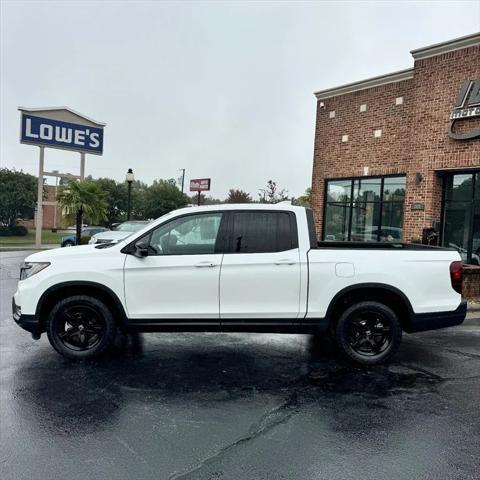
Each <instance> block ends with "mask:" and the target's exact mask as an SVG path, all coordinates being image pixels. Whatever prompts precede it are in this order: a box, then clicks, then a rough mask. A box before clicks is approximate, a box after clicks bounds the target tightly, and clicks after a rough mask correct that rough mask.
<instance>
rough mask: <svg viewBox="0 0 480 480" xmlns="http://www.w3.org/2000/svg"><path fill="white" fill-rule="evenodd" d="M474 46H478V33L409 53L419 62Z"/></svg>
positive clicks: (479, 40) (479, 38) (479, 37)
mask: <svg viewBox="0 0 480 480" xmlns="http://www.w3.org/2000/svg"><path fill="white" fill-rule="evenodd" d="M475 45H480V32H477V33H473V34H471V35H466V36H465V37H459V38H455V39H453V40H449V41H448V42H442V43H435V44H434V45H429V46H428V47H422V48H417V49H415V50H412V51H411V52H410V53H411V54H412V57H413V58H414V59H415V60H421V59H423V58H429V57H435V56H437V55H443V54H444V53H449V52H454V51H455V50H462V49H464V48H469V47H474V46H475Z"/></svg>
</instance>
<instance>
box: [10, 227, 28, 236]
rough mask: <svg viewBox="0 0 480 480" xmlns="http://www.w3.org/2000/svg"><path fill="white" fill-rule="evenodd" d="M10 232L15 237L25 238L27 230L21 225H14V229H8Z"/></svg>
mask: <svg viewBox="0 0 480 480" xmlns="http://www.w3.org/2000/svg"><path fill="white" fill-rule="evenodd" d="M10 231H11V232H12V233H11V235H15V236H18V237H25V236H26V235H28V228H26V227H24V226H23V225H15V226H14V227H11V228H10Z"/></svg>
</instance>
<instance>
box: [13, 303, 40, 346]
mask: <svg viewBox="0 0 480 480" xmlns="http://www.w3.org/2000/svg"><path fill="white" fill-rule="evenodd" d="M12 315H13V319H14V320H15V323H16V324H17V325H18V326H20V327H22V328H23V329H24V330H26V331H27V332H30V333H31V334H32V335H33V336H34V337H35V338H40V334H41V333H42V332H41V328H40V324H39V322H38V318H37V316H36V315H22V310H21V308H20V307H19V306H18V305H17V304H16V303H15V297H13V298H12Z"/></svg>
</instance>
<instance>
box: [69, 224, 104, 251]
mask: <svg viewBox="0 0 480 480" xmlns="http://www.w3.org/2000/svg"><path fill="white" fill-rule="evenodd" d="M107 230H108V228H105V227H86V228H83V229H82V235H81V236H82V237H92V236H93V235H95V234H97V233H100V232H105V231H107ZM76 244H77V234H76V233H74V234H73V235H67V236H66V237H62V240H61V241H60V246H62V247H73V246H74V245H76Z"/></svg>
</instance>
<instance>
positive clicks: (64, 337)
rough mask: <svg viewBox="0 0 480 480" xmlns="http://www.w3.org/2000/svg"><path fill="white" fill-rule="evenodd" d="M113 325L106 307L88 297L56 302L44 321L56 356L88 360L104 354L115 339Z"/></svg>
mask: <svg viewBox="0 0 480 480" xmlns="http://www.w3.org/2000/svg"><path fill="white" fill-rule="evenodd" d="M115 333H116V325H115V321H114V319H113V316H112V313H111V312H110V310H109V309H108V307H107V306H106V305H105V304H104V303H103V302H102V301H100V300H98V299H97V298H94V297H91V296H89V295H75V296H72V297H67V298H65V299H63V300H61V301H59V302H58V303H57V304H56V305H55V306H54V307H53V309H52V311H51V312H50V314H49V316H48V319H47V335H48V340H49V341H50V344H51V345H52V346H53V348H55V350H57V352H58V353H60V354H62V355H63V356H65V357H68V358H72V359H88V358H93V357H95V356H98V355H100V354H101V353H103V352H105V351H106V350H107V349H108V348H109V347H110V346H111V345H112V344H113V341H114V338H115Z"/></svg>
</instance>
